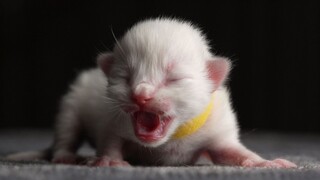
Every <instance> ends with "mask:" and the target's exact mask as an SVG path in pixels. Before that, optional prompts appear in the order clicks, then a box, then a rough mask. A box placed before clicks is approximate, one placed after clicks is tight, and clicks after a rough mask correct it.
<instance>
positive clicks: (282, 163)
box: [240, 159, 297, 168]
mask: <svg viewBox="0 0 320 180" xmlns="http://www.w3.org/2000/svg"><path fill="white" fill-rule="evenodd" d="M240 166H243V167H266V168H296V167H297V165H296V164H294V163H292V162H290V161H288V160H285V159H275V160H259V161H257V160H252V159H246V160H244V161H243V162H242V163H241V164H240Z"/></svg>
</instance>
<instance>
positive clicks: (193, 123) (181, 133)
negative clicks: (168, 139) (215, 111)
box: [172, 95, 213, 139]
mask: <svg viewBox="0 0 320 180" xmlns="http://www.w3.org/2000/svg"><path fill="white" fill-rule="evenodd" d="M212 108H213V95H212V96H211V101H210V103H209V104H208V106H207V107H206V108H205V110H204V111H203V112H202V113H201V114H199V115H198V116H196V117H195V118H193V119H190V120H189V121H187V122H186V123H184V124H182V125H181V126H179V127H178V129H177V130H176V132H175V133H174V134H173V135H172V138H173V139H180V138H182V137H185V136H188V135H190V134H192V133H194V132H196V131H197V130H198V129H199V128H201V127H202V126H203V125H204V123H205V122H206V121H207V119H208V117H209V115H210V113H211V110H212Z"/></svg>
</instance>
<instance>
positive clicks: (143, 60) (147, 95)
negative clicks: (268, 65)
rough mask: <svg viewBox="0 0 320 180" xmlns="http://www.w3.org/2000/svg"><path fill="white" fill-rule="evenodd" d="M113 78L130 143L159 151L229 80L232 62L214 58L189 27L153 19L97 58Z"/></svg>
mask: <svg viewBox="0 0 320 180" xmlns="http://www.w3.org/2000/svg"><path fill="white" fill-rule="evenodd" d="M98 64H99V66H100V68H101V69H102V70H103V72H104V73H105V74H106V76H107V77H108V82H109V84H108V90H107V96H108V98H109V99H110V105H112V106H114V107H113V109H114V108H116V109H118V110H119V111H118V113H120V114H121V115H119V116H118V117H123V118H120V119H118V120H119V121H122V122H121V123H122V124H126V126H129V128H128V129H129V130H128V131H129V132H125V133H124V134H125V136H126V138H131V139H132V140H134V141H137V142H139V143H141V144H143V145H146V146H158V145H161V144H163V143H165V142H166V141H167V140H169V139H170V137H171V136H172V134H173V133H174V132H175V130H176V129H177V128H178V127H179V126H180V125H182V124H183V123H185V122H187V121H188V120H190V119H192V118H194V117H195V116H197V115H199V114H200V113H201V112H202V111H203V110H204V108H205V107H206V106H207V105H208V103H209V101H210V99H211V94H212V92H213V91H214V90H216V89H217V88H218V87H219V86H220V85H221V84H222V83H223V82H224V80H225V78H226V77H227V74H228V72H229V68H230V64H229V61H228V60H226V59H224V58H217V57H213V56H212V55H211V54H210V52H209V49H208V45H207V42H206V40H205V38H204V37H203V36H202V35H201V33H200V31H199V30H198V29H196V28H195V27H193V26H192V25H190V23H187V22H182V21H177V20H171V19H153V20H147V21H143V22H140V23H138V24H137V25H135V26H134V27H133V28H131V29H130V30H129V31H128V32H127V33H126V34H125V35H124V37H123V38H122V39H120V41H119V42H118V43H117V44H116V46H115V48H114V51H113V52H112V53H104V54H101V55H100V56H99V57H98Z"/></svg>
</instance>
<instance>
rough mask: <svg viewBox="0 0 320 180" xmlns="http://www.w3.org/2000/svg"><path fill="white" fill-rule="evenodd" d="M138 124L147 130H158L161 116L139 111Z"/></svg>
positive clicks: (137, 114) (137, 113)
mask: <svg viewBox="0 0 320 180" xmlns="http://www.w3.org/2000/svg"><path fill="white" fill-rule="evenodd" d="M135 119H136V126H137V127H138V128H143V129H144V130H145V131H147V132H152V131H154V130H156V129H157V128H158V127H159V125H160V119H159V116H157V115H156V114H152V113H148V112H143V111H139V112H136V113H135Z"/></svg>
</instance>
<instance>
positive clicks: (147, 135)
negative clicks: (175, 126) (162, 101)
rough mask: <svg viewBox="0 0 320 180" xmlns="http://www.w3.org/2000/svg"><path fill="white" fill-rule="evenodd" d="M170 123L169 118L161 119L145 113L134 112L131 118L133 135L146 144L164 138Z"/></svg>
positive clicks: (156, 115) (158, 116) (155, 115)
mask: <svg viewBox="0 0 320 180" xmlns="http://www.w3.org/2000/svg"><path fill="white" fill-rule="evenodd" d="M171 121H172V118H170V117H162V116H160V115H158V114H154V113H149V112H145V111H138V112H135V113H134V116H133V127H134V132H135V135H136V136H137V138H138V139H139V140H141V141H143V142H146V143H151V142H154V141H157V140H159V139H161V138H163V137H164V136H165V134H166V133H167V130H168V127H169V125H170V124H171Z"/></svg>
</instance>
